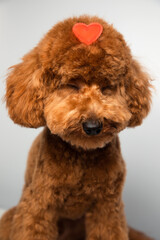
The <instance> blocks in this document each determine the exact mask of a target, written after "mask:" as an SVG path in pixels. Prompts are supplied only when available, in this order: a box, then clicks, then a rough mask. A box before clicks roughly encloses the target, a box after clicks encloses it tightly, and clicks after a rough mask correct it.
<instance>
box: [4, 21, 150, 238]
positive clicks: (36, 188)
mask: <svg viewBox="0 0 160 240" xmlns="http://www.w3.org/2000/svg"><path fill="white" fill-rule="evenodd" d="M77 22H83V23H86V24H89V23H91V22H99V23H100V24H102V26H103V29H104V30H103V33H102V35H101V36H100V37H99V39H98V40H97V41H96V42H95V43H93V44H92V45H89V46H86V45H84V44H83V43H80V42H79V41H78V40H77V39H76V37H75V36H74V34H73V33H72V27H73V25H74V24H75V23H77ZM150 88H151V83H150V77H149V76H148V75H147V74H146V73H145V72H144V71H143V69H142V67H141V66H140V65H139V63H138V62H137V61H136V60H135V59H133V57H132V55H131V52H130V49H129V47H128V46H127V45H126V42H125V41H124V39H123V36H122V35H121V34H120V33H118V32H117V31H116V30H115V29H114V28H113V26H112V25H109V24H108V23H106V22H104V21H103V20H102V19H99V18H97V17H89V16H82V17H79V18H76V17H75V18H70V19H67V20H65V21H64V22H60V23H58V24H57V25H55V26H54V27H53V28H52V29H51V30H50V31H49V32H48V33H47V34H46V36H45V37H44V38H43V39H42V40H41V41H40V43H39V44H38V46H37V47H35V48H34V49H33V50H32V51H31V52H29V53H28V54H27V55H25V56H24V57H23V59H22V62H21V63H19V64H17V65H15V66H13V67H12V68H11V71H10V73H9V76H8V78H7V89H6V104H7V107H8V111H9V115H10V117H11V118H12V120H13V121H14V122H15V123H18V124H20V125H22V126H26V127H33V128H37V127H40V126H46V127H45V128H44V130H43V132H42V133H41V134H40V135H39V136H38V137H37V138H36V140H35V141H34V143H33V145H32V147H31V150H30V153H29V157H28V162H27V170H26V175H25V185H24V189H23V193H22V197H21V199H20V202H19V203H18V205H17V206H16V207H14V208H12V209H11V210H9V211H8V212H7V213H6V214H5V215H4V216H3V217H2V220H1V222H0V240H22V239H23V240H38V239H39V240H56V239H59V240H63V239H69V240H71V239H77V240H78V239H79V240H80V239H81V240H82V239H87V240H98V239H101V240H106V239H107V240H127V239H130V240H147V239H148V240H149V239H150V238H148V237H146V236H145V235H143V234H142V233H139V232H137V231H135V230H133V229H131V228H128V227H127V224H126V219H125V215H124V210H123V203H122V199H121V195H122V190H123V185H124V180H125V175H126V170H125V163H124V161H123V158H122V155H121V151H120V144H119V139H118V133H119V132H120V131H122V130H123V129H125V128H126V127H135V126H138V125H140V124H141V123H142V120H143V119H144V117H146V116H147V114H148V112H149V110H150V103H151V91H150ZM87 119H98V120H99V121H101V122H102V123H103V129H102V132H101V133H100V134H99V135H96V136H89V135H87V134H86V133H85V132H84V131H83V128H82V123H83V122H84V121H86V120H87Z"/></svg>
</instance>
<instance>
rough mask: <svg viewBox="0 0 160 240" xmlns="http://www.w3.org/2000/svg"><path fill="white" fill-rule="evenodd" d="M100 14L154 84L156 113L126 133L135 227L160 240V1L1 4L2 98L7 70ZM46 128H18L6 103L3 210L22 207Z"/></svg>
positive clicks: (127, 194) (0, 131)
mask: <svg viewBox="0 0 160 240" xmlns="http://www.w3.org/2000/svg"><path fill="white" fill-rule="evenodd" d="M80 14H91V15H98V16H99V17H102V18H104V19H105V20H106V21H108V22H110V23H113V25H114V26H115V28H117V30H119V31H120V32H121V33H122V34H123V35H124V37H125V39H126V41H127V43H128V44H129V46H130V47H131V49H132V53H133V55H134V56H136V57H137V59H138V60H139V61H140V62H141V63H142V64H143V65H145V67H146V68H147V70H148V72H149V73H150V74H151V76H152V78H153V79H154V81H153V84H154V86H155V92H154V94H153V104H152V110H151V112H150V115H149V116H148V118H147V119H146V120H145V121H144V122H143V125H142V126H140V127H137V128H135V129H127V130H125V131H124V132H122V133H121V134H120V137H121V145H122V152H123V156H124V158H125V160H126V164H127V170H128V175H127V179H126V185H125V191H124V202H125V207H126V214H127V219H128V222H129V224H131V225H132V226H134V227H136V228H138V229H141V230H143V231H145V232H147V233H148V234H150V235H152V236H153V237H155V238H156V239H157V240H158V239H160V126H159V125H160V82H159V81H160V1H159V0H132V1H130V0H110V1H109V0H98V1H96V0H80V1H77V0H63V1H62V0H55V1H54V0H27V1H25V0H19V1H18V0H0V77H1V80H0V98H2V96H3V95H4V93H5V75H6V73H7V68H8V67H9V66H11V65H13V64H16V63H18V62H19V61H20V58H21V57H22V56H23V55H24V54H25V53H26V52H28V51H29V50H30V49H31V48H33V47H34V46H35V45H36V44H37V43H38V41H39V40H40V38H42V36H43V35H44V34H45V33H46V32H47V31H48V30H49V29H50V28H51V27H52V26H53V25H54V24H55V23H56V22H57V21H59V20H63V19H64V18H66V17H71V16H74V15H80ZM40 130H41V129H38V130H35V129H27V128H21V127H19V126H18V125H15V124H14V123H13V122H12V121H11V120H10V119H9V117H8V115H7V111H6V109H5V104H2V101H1V102H0V208H4V209H7V208H9V207H11V206H13V205H15V204H17V202H18V200H19V197H20V194H21V189H22V185H23V176H24V170H25V165H26V158H27V152H28V150H29V147H30V145H31V143H32V141H33V139H34V138H35V136H36V135H37V134H38V132H39V131H40Z"/></svg>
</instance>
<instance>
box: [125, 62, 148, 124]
mask: <svg viewBox="0 0 160 240" xmlns="http://www.w3.org/2000/svg"><path fill="white" fill-rule="evenodd" d="M150 82H151V79H150V76H149V75H148V74H147V73H145V72H144V71H143V69H142V67H141V66H140V64H139V63H138V62H137V61H135V60H132V63H131V69H130V76H129V78H128V82H127V84H126V94H127V102H128V107H129V110H130V112H131V113H132V117H131V119H130V122H129V124H128V127H135V126H138V125H140V124H141V123H142V120H143V118H145V117H146V116H147V114H148V112H149V110H150V105H151V88H152V85H151V83H150Z"/></svg>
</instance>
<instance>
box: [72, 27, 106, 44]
mask: <svg viewBox="0 0 160 240" xmlns="http://www.w3.org/2000/svg"><path fill="white" fill-rule="evenodd" d="M72 31H73V33H74V35H75V36H76V37H77V38H78V39H79V41H80V42H83V43H85V44H86V45H90V44H91V43H93V42H95V41H96V40H97V39H98V38H99V36H100V35H101V33H102V31H103V27H102V25H101V24H99V23H91V24H89V25H86V24H84V23H76V24H75V25H74V26H73V28H72Z"/></svg>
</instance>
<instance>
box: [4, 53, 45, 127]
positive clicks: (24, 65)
mask: <svg viewBox="0 0 160 240" xmlns="http://www.w3.org/2000/svg"><path fill="white" fill-rule="evenodd" d="M22 60H23V61H22V62H21V63H19V64H17V65H15V66H12V67H11V72H10V73H9V76H8V78H7V84H6V95H5V100H6V105H7V108H8V112H9V115H10V117H11V118H12V120H13V121H14V122H15V123H18V124H20V125H22V126H26V127H34V128H37V127H40V126H43V125H45V119H44V116H43V99H44V89H43V86H42V83H41V78H42V75H43V71H42V68H41V66H40V63H39V60H38V50H37V48H34V49H33V50H32V51H31V52H29V53H28V54H27V55H25V56H24V57H23V59H22Z"/></svg>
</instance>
